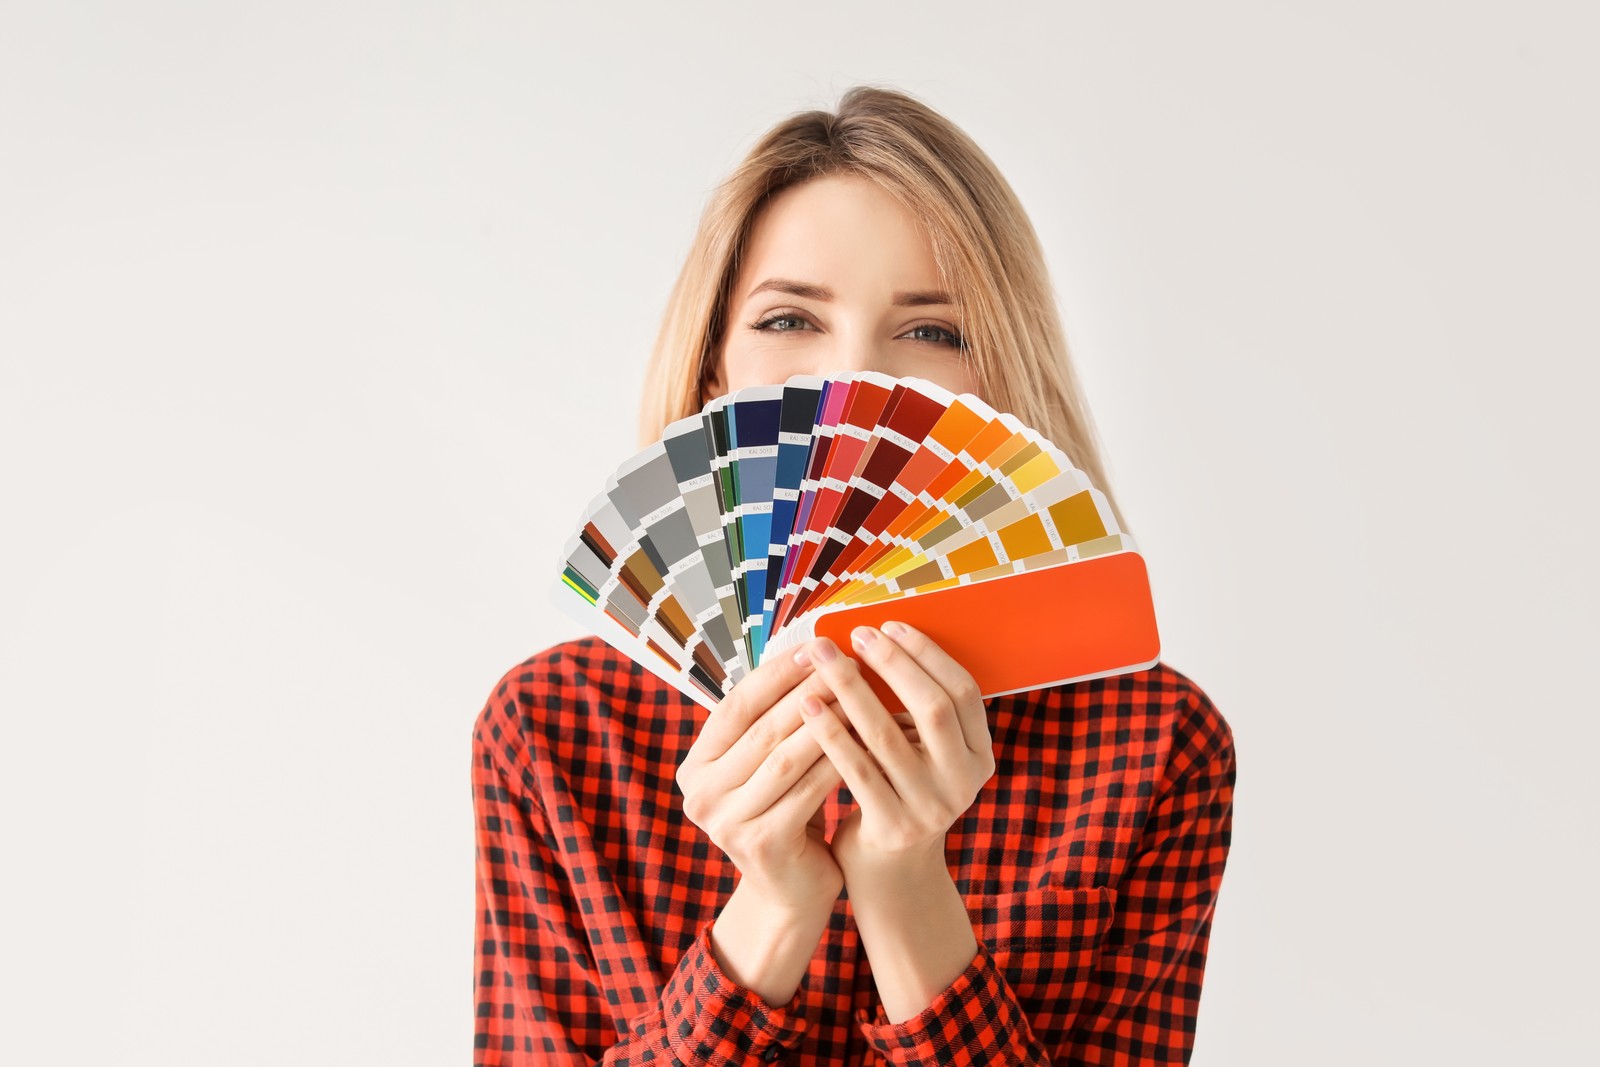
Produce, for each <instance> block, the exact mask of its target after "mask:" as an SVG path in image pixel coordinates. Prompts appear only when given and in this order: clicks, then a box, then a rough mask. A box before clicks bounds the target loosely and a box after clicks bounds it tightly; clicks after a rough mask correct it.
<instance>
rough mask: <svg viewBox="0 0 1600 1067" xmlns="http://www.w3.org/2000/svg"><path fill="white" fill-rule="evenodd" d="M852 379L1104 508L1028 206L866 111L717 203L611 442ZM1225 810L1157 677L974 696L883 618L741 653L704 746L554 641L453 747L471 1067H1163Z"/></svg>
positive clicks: (1191, 705) (760, 154)
mask: <svg viewBox="0 0 1600 1067" xmlns="http://www.w3.org/2000/svg"><path fill="white" fill-rule="evenodd" d="M859 370H875V371H881V372H883V373H886V374H890V375H895V376H914V377H920V378H925V379H929V380H932V381H934V382H936V383H938V384H939V385H941V386H944V387H945V388H947V389H950V390H952V391H954V392H962V391H966V392H971V393H974V394H976V395H978V396H980V397H982V398H983V399H985V400H986V401H987V402H989V403H990V404H991V405H992V406H994V407H995V408H997V409H999V410H1001V411H1010V412H1012V413H1014V414H1016V415H1017V416H1018V417H1019V418H1020V419H1021V420H1022V421H1023V422H1024V423H1026V424H1028V425H1030V426H1033V427H1035V428H1037V429H1038V430H1039V431H1040V432H1041V433H1043V434H1044V435H1045V436H1046V437H1048V438H1049V439H1050V440H1051V441H1053V442H1054V443H1055V444H1057V445H1058V446H1059V447H1061V448H1062V449H1063V451H1065V452H1066V453H1067V454H1068V456H1070V457H1071V458H1072V459H1073V460H1074V461H1075V463H1076V465H1077V466H1078V467H1079V468H1080V469H1082V470H1083V471H1084V472H1085V473H1087V474H1088V475H1089V477H1090V479H1091V481H1092V482H1093V484H1095V485H1096V486H1097V487H1099V488H1100V489H1101V490H1102V491H1104V492H1106V494H1107V497H1108V499H1111V497H1110V492H1109V488H1108V487H1107V484H1106V480H1105V476H1104V470H1103V469H1102V465H1101V463H1100V460H1099V457H1098V454H1097V452H1096V446H1095V440H1094V432H1093V428H1092V424H1091V422H1090V420H1089V417H1088V413H1087V409H1086V407H1085V406H1084V404H1083V401H1082V398H1081V397H1080V396H1079V393H1078V391H1077V388H1076V384H1075V382H1074V378H1073V374H1072V372H1071V369H1070V366H1069V363H1068V359H1067V353H1066V348H1065V343H1064V340H1063V336H1062V330H1061V325H1060V322H1059V320H1058V318H1057V316H1056V312H1055V305H1054V299H1053V296H1052V293H1051V290H1050V286H1049V279H1048V276H1047V273H1046V270H1045V266H1044V260H1043V256H1042V254H1041V252H1040V249H1039V245H1038V241H1037V239H1036V237H1035V235H1034V232H1033V230H1032V228H1031V226H1030V224H1029V223H1028V221H1027V217H1026V215H1025V214H1024V212H1023V210H1022V207H1021V206H1020V204H1019V203H1018V202H1017V200H1016V197H1015V196H1014V194H1013V193H1012V191H1011V189H1010V187H1009V186H1008V185H1007V184H1006V182H1005V181H1004V179H1003V178H1002V177H1001V176H1000V174H999V173H998V172H997V171H996V169H995V167H994V165H993V164H992V163H991V162H990V161H989V159H988V158H987V156H985V155H984V153H983V152H982V151H981V150H980V149H979V148H978V147H977V146H976V145H975V144H974V143H973V142H972V141H971V140H970V139H968V138H967V137H966V135H965V134H963V133H962V132H961V131H960V130H958V129H957V128H955V127H954V126H952V125H951V124H950V123H949V122H948V121H947V120H945V119H944V118H942V117H941V116H939V115H938V114H936V113H934V112H933V111H931V110H929V109H928V108H927V107H926V106H924V105H922V104H921V103H919V102H918V101H916V100H914V99H912V98H910V97H908V96H906V95H904V94H900V93H896V92H892V91H887V90H881V89H874V88H868V87H859V88H856V89H853V90H851V91H850V92H848V93H846V94H845V95H844V97H843V98H842V100H841V101H840V104H839V108H838V111H837V112H836V113H834V114H828V113H825V112H816V111H814V112H808V113H805V114H800V115H796V116H794V117H792V118H790V119H788V120H787V121H784V122H782V123H780V124H779V125H778V126H776V127H775V128H774V129H773V130H771V131H770V132H769V133H768V134H767V135H766V137H765V138H764V139H763V140H762V141H761V142H760V143H759V144H758V145H757V146H756V148H755V149H754V150H753V151H752V152H751V154H750V156H749V157H748V158H747V159H746V160H745V161H744V163H743V164H742V165H741V166H740V167H739V168H738V169H737V170H736V172H735V173H734V174H733V175H732V176H731V177H730V178H729V179H728V180H727V181H726V182H725V183H724V184H723V185H722V186H721V187H720V189H719V190H718V192H717V194H716V196H715V198H714V199H713V201H712V203H711V204H710V206H709V207H708V209H707V211H706V214H705V217H704V218H703V220H702V222H701V226H700V229H699V233H698V234H697V236H696V239H695V243H694V247H693V248H692V249H691V251H690V254H689V257H688V260H687V263H686V264H685V266H684V268H683V271H682V273H681V275H680V276H679V279H678V283H677V286H676V288H675V290H674V292H673V295H672V298H671V302H670V306H669V308H668V310H667V314H666V317H665V321H664V323H663V326H662V330H661V333H660V337H659V340H658V343H657V346H656V350H655V354H654V358H653V361H652V364H651V367H650V371H649V375H648V379H647V384H646V387H645V392H644V410H643V417H642V422H641V427H640V429H641V441H642V442H644V443H648V442H649V441H652V440H654V439H656V438H657V437H658V436H659V435H660V432H661V431H662V429H663V428H664V427H665V426H666V425H667V424H668V423H670V422H673V421H675V420H677V419H680V418H683V417H685V416H688V415H691V414H693V413H695V412H697V411H699V410H700V408H701V406H702V405H703V404H704V403H705V402H706V401H707V400H709V399H711V398H712V397H714V396H717V395H719V394H721V393H722V392H724V391H728V390H738V389H742V388H744V387H746V386H751V385H758V384H776V383H781V382H783V381H784V380H785V379H787V378H788V377H790V376H791V375H795V374H817V375H828V374H837V373H844V372H850V371H859ZM1112 506H1113V510H1115V504H1114V503H1113V505H1112ZM1119 520H1120V515H1119ZM1124 528H1126V527H1124ZM863 671H872V672H876V673H878V674H879V675H881V676H882V678H883V680H884V681H885V682H887V683H888V684H889V685H890V687H891V688H892V689H893V691H894V692H895V694H896V695H897V696H898V697H899V698H900V699H901V700H902V702H903V703H904V705H905V707H906V708H907V709H908V711H907V713H904V714H902V715H901V716H898V717H894V716H891V715H889V713H888V712H887V711H886V710H885V709H884V707H883V705H882V704H881V703H880V702H879V701H878V700H877V698H876V697H875V696H874V694H873V692H872V690H871V689H870V688H869V687H868V685H867V684H866V682H865V680H864V676H863ZM1233 784H1234V750H1233V738H1232V734H1231V731H1230V730H1229V728H1228V725H1227V723H1226V722H1225V721H1224V719H1223V718H1222V716H1221V715H1220V714H1219V713H1218V712H1217V710H1216V708H1215V707H1213V706H1212V704H1211V702H1210V701H1209V700H1208V699H1207V698H1206V696H1205V694H1204V693H1203V692H1202V691H1201V690H1200V689H1199V688H1198V687H1197V686H1196V685H1195V684H1194V683H1193V682H1191V681H1190V680H1189V679H1188V678H1186V677H1185V676H1183V675H1182V674H1180V673H1178V672H1177V671H1175V670H1173V669H1172V668H1170V667H1168V666H1167V665H1166V664H1164V663H1162V664H1158V665H1157V666H1156V667H1154V668H1152V669H1150V670H1145V671H1140V672H1137V673H1132V674H1125V675H1120V676H1116V677H1113V678H1107V679H1099V680H1096V681H1090V682H1080V683H1075V684H1072V685H1065V686H1056V687H1053V688H1049V689H1042V690H1036V691H1032V692H1027V693H1021V694H1015V695H1012V696H1007V697H999V698H995V699H992V700H990V701H988V702H985V701H983V700H981V699H980V698H979V696H978V690H977V687H976V686H975V685H974V683H973V681H972V678H971V677H970V676H969V675H968V674H967V672H966V671H965V670H964V669H963V668H962V666H961V664H960V663H957V662H955V661H954V660H953V659H951V657H949V656H948V655H946V654H945V653H944V651H943V650H942V649H940V648H939V647H938V645H937V644H935V643H934V642H933V641H931V640H929V639H928V638H927V637H926V636H925V635H923V634H920V633H918V632H916V631H914V630H912V629H910V628H908V627H905V626H903V625H898V624H895V623H887V624H885V625H884V626H883V627H882V628H881V629H870V628H861V629H858V630H857V631H856V632H855V634H854V635H853V638H852V647H851V648H850V649H841V648H838V647H836V646H834V645H833V644H832V643H830V642H828V641H827V640H825V639H823V640H818V641H815V642H812V643H810V644H808V645H805V646H802V647H801V648H800V649H799V650H798V651H796V652H795V653H794V654H792V655H780V656H774V657H769V658H767V659H766V660H764V661H763V662H762V664H761V665H760V666H759V667H758V668H757V669H755V670H754V671H752V672H751V673H750V674H748V675H747V676H746V677H744V678H743V679H742V680H741V681H740V682H739V683H738V684H737V685H736V686H735V687H734V688H733V690H732V691H731V692H730V693H729V695H728V696H727V698H726V699H725V700H723V701H722V703H721V704H720V705H719V706H718V708H717V710H716V711H715V712H714V713H711V714H709V715H708V714H707V713H706V712H705V711H704V709H702V708H700V707H699V706H698V705H696V704H694V703H693V702H691V701H689V700H688V699H687V698H685V697H683V696H682V695H681V694H679V693H678V692H677V691H676V690H675V689H673V688H671V687H670V686H668V685H666V684H665V683H663V682H661V681H659V680H658V679H657V678H656V677H655V676H654V675H652V674H650V673H649V672H647V671H645V670H643V669H642V668H640V667H639V666H638V665H636V664H634V663H632V662H631V661H630V660H628V659H627V658H626V657H623V656H621V655H619V654H618V653H616V652H615V651H613V650H612V649H610V648H609V647H608V646H606V645H605V644H603V643H602V642H600V641H599V640H598V639H597V638H586V639H580V640H574V641H568V642H566V643H564V644H561V645H557V646H555V647H554V648H551V649H547V650H545V651H544V652H541V653H539V654H538V655H535V656H533V657H531V658H529V659H528V660H526V661H525V662H523V663H521V664H520V665H518V666H517V667H515V668H513V669H512V670H511V671H510V672H508V673H507V674H506V676H505V677H504V678H503V679H502V680H501V682H500V684H499V685H498V686H497V687H496V688H495V690H494V692H493V693H492V694H491V696H490V698H489V700H488V702H487V704H486V706H485V707H484V709H483V711H482V713H481V715H480V716H479V718H478V721H477V723H476V728H475V731H474V734H473V796H474V802H475V805H476V817H477V872H478V920H477V933H478V939H477V961H476V962H477V973H476V977H475V983H474V985H475V992H476V999H477V1034H476V1057H477V1062H478V1063H480V1064H533V1063H559V1064H588V1063H596V1062H604V1063H617V1064H621V1063H629V1064H634V1063H657V1064H742V1063H747V1062H758V1063H759V1062H766V1063H774V1062H786V1063H795V1064H859V1063H868V1062H880V1061H886V1062H890V1063H896V1064H912V1063H930V1064H931V1063H974V1064H986V1063H1008V1064H1021V1063H1030V1064H1044V1063H1051V1062H1057V1063H1072V1064H1080V1063H1091V1064H1134V1063H1138V1064H1144V1063H1186V1062H1187V1061H1188V1059H1189V1055H1190V1050H1191V1048H1192V1045H1193V1040H1194V1034H1195V1021H1196V1015H1197V1011H1198V1006H1199V998H1200V988H1201V979H1202V976H1203V973H1204V968H1205V956H1206V947H1207V944H1208V940H1209V935H1210V926H1211V918H1212V915H1213V910H1214V907H1215V904H1216V899H1217V893H1218V889H1219V887H1220V884H1221V879H1222V872H1223V866H1224V863H1225V861H1226V858H1227V853H1228V846H1229V837H1230V833H1231V826H1232V814H1233Z"/></svg>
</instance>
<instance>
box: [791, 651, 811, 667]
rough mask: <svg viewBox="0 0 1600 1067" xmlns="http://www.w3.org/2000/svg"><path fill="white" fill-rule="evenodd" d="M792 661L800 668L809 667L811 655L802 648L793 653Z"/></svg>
mask: <svg viewBox="0 0 1600 1067" xmlns="http://www.w3.org/2000/svg"><path fill="white" fill-rule="evenodd" d="M794 661H795V663H797V664H799V665H800V666H802V667H809V666H811V654H810V653H809V652H807V651H806V650H805V649H803V648H797V649H795V652H794Z"/></svg>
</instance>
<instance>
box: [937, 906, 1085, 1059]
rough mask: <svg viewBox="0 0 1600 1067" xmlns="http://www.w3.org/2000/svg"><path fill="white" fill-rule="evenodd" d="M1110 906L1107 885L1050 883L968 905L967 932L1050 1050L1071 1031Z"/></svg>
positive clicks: (1036, 1034) (1083, 995)
mask: <svg viewBox="0 0 1600 1067" xmlns="http://www.w3.org/2000/svg"><path fill="white" fill-rule="evenodd" d="M1116 904H1117V891H1116V890H1115V889H1113V888H1111V887H1110V886H1096V887H1093V888H1089V889H1082V888H1076V887H1068V886H1057V885H1046V886H1040V887H1036V888H1033V889H1026V890H1022V891H1019V892H1013V893H1002V894H997V895H995V896H988V897H979V898H976V899H974V900H971V901H968V903H967V909H968V913H969V915H970V916H971V918H972V921H973V932H974V933H975V934H976V935H977V937H978V939H979V940H980V941H982V942H983V944H984V947H985V948H987V949H988V950H989V955H990V957H991V958H993V960H994V962H995V966H996V967H997V968H998V969H999V971H1000V973H1001V974H1003V975H1005V979H1006V984H1007V985H1009V986H1010V987H1011V991H1012V992H1013V993H1014V994H1015V995H1016V997H1017V1001H1018V1002H1019V1003H1020V1004H1021V1005H1022V1007H1023V1010H1024V1013H1025V1014H1026V1015H1027V1017H1028V1021H1029V1022H1030V1023H1031V1024H1032V1026H1033V1030H1034V1034H1035V1036H1037V1037H1038V1038H1039V1039H1040V1040H1041V1041H1043V1042H1045V1044H1046V1045H1047V1046H1049V1047H1053V1043H1054V1041H1055V1040H1056V1039H1058V1038H1059V1037H1060V1036H1061V1035H1064V1034H1065V1033H1066V1032H1067V1030H1068V1029H1070V1028H1071V1026H1072V1021H1073V1019H1074V1017H1075V1016H1076V1015H1077V1011H1078V1006H1079V1005H1080V1004H1081V1003H1082V1001H1083V999H1084V997H1085V995H1086V994H1087V992H1088V989H1089V981H1090V976H1091V974H1092V972H1093V970H1094V965H1095V960H1096V957H1097V956H1098V955H1099V952H1100V946H1101V944H1102V942H1103V941H1104V940H1105V935H1106V931H1107V930H1109V929H1110V927H1111V920H1112V918H1113V917H1114V916H1115V915H1116Z"/></svg>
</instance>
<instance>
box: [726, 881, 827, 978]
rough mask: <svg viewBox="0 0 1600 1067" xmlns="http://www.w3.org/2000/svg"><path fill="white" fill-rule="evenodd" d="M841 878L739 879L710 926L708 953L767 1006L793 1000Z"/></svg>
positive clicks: (808, 964) (812, 954) (815, 947)
mask: <svg viewBox="0 0 1600 1067" xmlns="http://www.w3.org/2000/svg"><path fill="white" fill-rule="evenodd" d="M840 888H842V883H840V884H839V885H835V886H834V887H833V890H832V892H831V893H830V892H828V891H827V890H828V886H827V884H826V883H823V884H816V885H811V886H806V887H802V889H801V890H799V891H798V892H791V891H788V890H784V891H775V890H774V889H772V888H770V887H765V886H763V885H761V884H760V883H758V882H753V881H750V880H747V879H743V878H741V879H740V881H739V884H738V885H737V886H735V887H734V890H733V894H732V895H731V896H730V897H729V898H728V902H727V903H726V904H724V905H723V907H722V911H721V912H719V913H718V915H717V918H716V920H715V921H714V922H713V923H712V925H711V952H712V955H713V956H715V957H716V960H717V965H718V966H719V967H721V968H722V973H723V974H725V975H727V977H728V979H729V980H730V981H732V982H733V983H734V984H735V985H738V986H741V987H743V988H745V989H748V990H750V991H751V992H753V993H755V994H756V995H757V996H759V997H760V998H761V999H762V1000H763V1001H765V1002H766V1003H767V1005H768V1006H770V1007H775V1008H781V1007H783V1006H785V1005H787V1004H788V1003H789V1002H790V1001H792V1000H793V999H794V995H795V992H796V991H797V990H798V989H799V988H800V982H801V980H802V979H803V978H805V974H806V969H807V968H808V967H809V966H810V963H811V957H812V956H814V955H816V951H817V944H818V943H819V942H820V941H821V940H822V931H823V930H824V929H826V928H827V925H828V919H829V917H830V916H831V915H832V914H833V906H834V902H835V901H836V900H837V899H838V897H839V889H840Z"/></svg>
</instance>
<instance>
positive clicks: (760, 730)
mask: <svg viewBox="0 0 1600 1067" xmlns="http://www.w3.org/2000/svg"><path fill="white" fill-rule="evenodd" d="M819 692H820V693H826V692H827V688H826V687H825V686H823V685H821V684H820V682H819V681H818V680H817V679H816V678H815V676H814V673H813V669H812V664H810V663H809V662H806V661H805V657H803V656H802V657H799V658H798V659H797V658H796V657H795V656H793V655H777V656H773V657H772V658H770V659H768V660H766V661H765V662H763V663H762V664H761V665H760V666H759V667H757V668H756V669H755V670H753V671H751V672H750V673H749V674H748V675H746V676H745V677H744V678H742V679H741V680H740V681H739V682H738V684H737V685H735V686H734V687H733V689H732V690H730V691H729V693H728V695H727V696H726V697H725V698H723V700H722V702H721V703H720V704H718V705H717V708H716V710H715V711H713V712H712V713H711V715H710V717H709V718H708V719H707V721H706V724H705V727H704V728H703V729H702V730H701V731H700V736H699V737H698V738H696V739H695V742H694V745H693V746H692V747H691V748H690V749H689V752H688V754H687V755H686V756H685V757H684V760H683V763H682V764H681V765H680V766H679V767H678V774H677V780H678V788H679V789H681V790H682V792H683V813H684V815H685V816H686V817H687V818H688V819H689V821H690V822H692V823H694V824H695V825H696V826H698V827H700V828H701V829H702V830H704V831H705V833H706V836H707V837H709V838H711V840H712V842H713V843H715V844H716V846H717V847H718V848H720V849H722V851H723V852H725V853H727V854H728V858H729V859H730V860H732V861H733V865H734V866H735V867H737V868H738V869H739V874H740V878H741V881H740V885H741V887H746V886H748V889H747V890H746V894H747V895H748V892H749V890H754V891H755V892H756V893H757V894H758V895H759V896H760V898H761V899H762V900H763V901H764V902H765V903H766V904H767V905H768V906H769V908H770V909H771V910H775V911H778V912H789V913H793V914H801V913H804V914H807V915H809V914H812V913H814V912H815V910H816V907H817V905H818V903H819V902H824V901H825V902H827V903H828V904H829V905H830V906H831V903H832V901H833V900H834V899H835V898H837V897H838V895H839V890H840V888H841V887H842V886H843V874H842V873H841V872H840V870H839V866H838V864H837V863H835V862H834V859H833V856H832V854H831V853H830V852H829V851H828V845H827V842H826V841H825V840H824V839H823V836H822V827H821V823H820V819H819V818H817V817H818V816H820V814H821V807H822V803H823V801H824V800H826V799H827V797H828V796H829V795H830V794H831V793H832V792H833V790H834V789H835V788H837V786H838V785H839V780H840V779H839V774H838V772H837V771H836V770H835V769H834V767H833V764H831V763H830V762H829V761H828V760H826V759H824V758H823V757H822V749H821V748H820V747H819V746H818V744H817V740H816V738H815V737H814V736H813V735H812V734H811V733H810V732H808V731H806V730H804V729H802V728H801V715H800V702H801V699H802V698H803V697H804V696H806V695H807V694H808V693H819Z"/></svg>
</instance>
